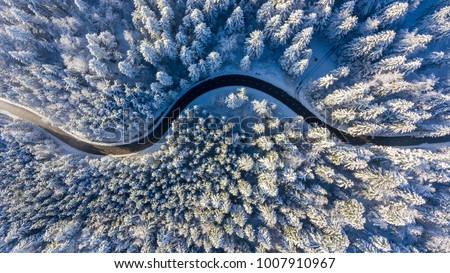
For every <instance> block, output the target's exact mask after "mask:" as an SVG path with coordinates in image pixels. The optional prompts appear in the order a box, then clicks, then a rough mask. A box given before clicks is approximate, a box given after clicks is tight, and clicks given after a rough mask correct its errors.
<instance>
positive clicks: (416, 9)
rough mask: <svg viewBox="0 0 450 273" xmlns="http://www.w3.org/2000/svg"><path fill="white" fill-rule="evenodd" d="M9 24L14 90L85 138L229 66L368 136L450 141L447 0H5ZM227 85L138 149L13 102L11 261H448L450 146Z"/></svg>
mask: <svg viewBox="0 0 450 273" xmlns="http://www.w3.org/2000/svg"><path fill="white" fill-rule="evenodd" d="M0 25H1V27H0V98H2V99H6V100H8V101H11V102H14V103H17V104H20V105H24V106H26V107H28V108H30V109H32V110H34V111H37V112H38V113H39V114H41V115H42V116H43V117H45V118H46V119H48V120H49V121H50V122H51V123H52V124H54V125H55V126H57V127H60V128H63V129H64V130H66V131H68V132H71V133H72V134H73V135H76V136H77V137H79V138H82V139H86V140H90V141H98V142H101V141H104V133H105V131H107V130H108V129H110V128H116V129H118V130H120V131H123V132H124V134H125V136H126V139H125V140H127V139H132V138H134V137H135V136H136V135H137V134H138V132H140V131H141V130H143V129H146V128H141V127H142V126H143V124H146V123H142V122H140V121H142V120H151V119H156V118H158V117H160V115H161V114H162V113H163V112H164V111H165V110H166V109H167V108H168V107H169V106H170V105H171V104H172V103H174V102H175V101H177V99H178V98H180V97H181V95H182V94H184V93H185V92H187V91H188V90H189V88H190V87H192V86H194V85H195V84H196V83H197V82H199V81H201V80H203V79H206V78H208V77H212V76H214V75H220V74H224V73H228V72H232V73H236V74H247V75H252V76H255V77H260V78H262V79H265V80H267V81H271V82H272V83H273V84H275V85H277V86H280V87H283V88H287V90H286V92H289V93H290V94H291V95H293V96H295V98H296V99H298V100H300V101H301V102H302V103H303V104H305V105H306V106H307V107H309V108H310V110H311V111H313V112H314V113H317V115H319V116H320V117H321V118H322V119H324V120H327V122H328V123H329V124H332V125H333V126H334V127H336V128H339V129H342V130H345V131H347V132H349V133H350V134H352V135H355V136H360V135H366V136H370V135H374V136H393V135H396V136H397V135H404V136H408V135H414V136H418V137H438V136H444V135H449V134H450V69H448V68H449V67H450V1H449V0H399V1H395V0H318V1H313V0H134V1H119V0H93V1H88V0H62V1H59V0H58V1H56V0H33V1H30V0H0ZM320 52H322V53H323V54H322V53H320ZM261 66H264V67H266V69H267V70H268V71H271V75H273V74H278V75H279V77H277V78H274V77H267V78H266V77H265V75H264V74H262V72H261V71H259V70H258V69H256V68H257V67H261ZM224 71H225V72H224ZM229 90H230V92H229V94H227V96H226V97H224V98H220V99H219V98H218V100H220V104H221V105H220V106H217V105H214V106H212V105H208V104H202V105H196V106H192V107H190V108H189V109H186V110H185V111H184V112H183V113H182V114H181V116H180V117H179V118H178V120H177V121H176V122H174V123H173V124H172V127H171V131H170V133H169V134H168V135H167V136H166V137H165V139H164V143H163V145H162V146H161V147H160V148H158V149H156V148H155V149H154V150H153V151H151V152H144V153H139V154H135V155H130V156H126V157H111V156H105V157H94V156H89V155H82V154H80V153H77V152H73V151H70V150H68V149H66V148H67V147H64V144H61V143H56V142H55V141H54V140H53V139H52V138H49V136H48V134H46V133H43V132H42V130H39V129H38V128H37V127H36V126H33V125H32V124H31V123H28V122H25V121H23V120H20V119H15V118H12V117H10V116H7V115H4V114H2V113H0V252H450V235H449V234H450V148H449V146H448V143H443V144H436V145H435V144H433V145H431V144H430V145H423V146H420V147H405V148H398V147H384V146H376V145H363V146H352V145H348V144H344V143H341V142H339V141H337V140H336V139H334V138H332V137H331V136H330V135H329V132H328V130H327V129H326V128H322V127H316V126H313V125H311V126H310V125H305V123H304V120H303V117H294V118H293V119H290V120H286V119H283V122H281V117H280V116H279V113H278V112H277V111H276V109H278V108H280V107H281V105H276V104H274V103H273V102H271V101H269V100H267V99H260V98H258V97H252V96H250V95H249V94H247V93H246V90H245V88H237V87H236V88H230V89H229ZM236 116H240V117H246V116H247V117H254V118H255V117H256V118H257V120H258V122H256V123H255V124H252V125H251V126H250V128H249V129H250V131H251V133H249V132H248V131H246V128H242V127H239V126H236V124H234V123H228V122H226V121H227V118H231V117H236ZM217 120H221V121H222V122H219V123H214V121H217ZM210 122H211V123H214V124H209V123H210ZM299 128H300V129H299ZM247 129H248V128H247Z"/></svg>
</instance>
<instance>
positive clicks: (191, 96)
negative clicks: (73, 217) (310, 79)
mask: <svg viewBox="0 0 450 273" xmlns="http://www.w3.org/2000/svg"><path fill="white" fill-rule="evenodd" d="M227 86H245V87H250V88H254V89H257V90H260V91H261V92H264V93H266V94H268V95H270V96H272V97H274V98H276V99H277V100H279V101H281V102H282V103H284V104H285V105H286V106H288V107H289V108H291V109H292V110H293V111H294V112H295V113H296V114H298V115H299V116H302V117H303V118H305V120H306V121H307V122H308V123H309V124H314V123H315V124H317V125H319V126H325V127H326V128H327V129H328V130H329V131H330V132H331V134H332V135H333V136H335V137H336V138H338V139H339V140H341V141H343V142H346V143H349V144H352V145H363V144H367V143H372V144H376V145H384V146H414V145H419V144H424V143H440V142H448V141H450V135H448V136H443V137H436V138H416V137H405V136H401V137H371V136H358V137H353V136H351V135H349V134H347V133H345V132H342V131H340V130H338V129H336V128H334V127H332V126H330V125H328V124H325V123H324V122H322V120H320V119H319V118H317V117H316V116H315V115H314V114H313V113H311V112H310V111H309V110H308V109H307V108H306V107H305V106H303V104H301V103H300V102H299V101H298V100H296V99H295V98H293V97H292V96H290V95H289V94H288V93H287V92H285V91H284V90H282V89H281V88H278V87H276V86H274V85H272V84H270V83H268V82H265V81H263V80H260V79H257V78H253V77H251V76H244V75H225V76H219V77H215V78H211V79H208V80H205V81H203V82H201V83H199V84H198V85H196V86H194V87H193V88H191V89H190V90H189V91H188V92H186V93H185V94H184V95H183V96H182V97H181V98H180V99H178V101H177V102H176V103H175V104H174V105H173V106H172V108H171V109H170V111H168V112H167V115H166V116H164V117H163V118H162V119H161V122H160V123H159V125H158V126H157V127H156V128H155V129H154V131H153V132H150V133H149V135H147V136H145V137H143V138H141V139H140V140H138V141H136V142H132V143H128V144H119V145H115V146H111V145H101V144H92V143H87V142H84V141H81V140H78V139H76V137H74V136H72V135H70V134H67V133H66V132H64V131H62V130H61V129H59V128H57V127H54V126H52V125H51V124H49V123H47V122H45V121H44V120H43V119H42V117H40V116H38V115H36V114H34V113H32V112H30V111H28V110H26V109H24V108H22V107H19V106H16V105H13V104H9V103H6V102H2V101H0V109H2V110H5V111H7V112H10V113H11V114H13V115H14V116H17V117H20V118H23V119H25V120H28V121H30V122H32V123H34V124H36V125H38V126H40V127H42V128H43V129H44V130H46V131H47V132H49V133H50V134H52V135H54V136H55V137H57V138H58V139H60V140H61V141H63V142H65V143H67V144H68V145H70V146H72V147H74V148H76V149H78V150H80V151H83V152H86V153H90V154H96V155H107V154H112V155H124V154H129V153H134V152H138V151H142V150H144V149H146V148H148V147H150V146H152V145H153V144H155V143H156V142H158V141H159V140H160V139H161V138H162V137H163V136H164V135H165V134H166V132H167V130H168V129H169V128H170V125H171V123H172V121H173V120H175V119H176V118H177V117H178V115H179V114H180V112H181V111H182V110H183V109H185V108H186V107H187V106H188V105H189V104H190V103H191V102H192V101H193V100H195V99H196V98H197V97H199V96H201V95H203V94H205V93H207V92H209V91H211V90H214V89H217V88H220V87H227Z"/></svg>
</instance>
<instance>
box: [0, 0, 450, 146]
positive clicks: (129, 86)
mask: <svg viewBox="0 0 450 273" xmlns="http://www.w3.org/2000/svg"><path fill="white" fill-rule="evenodd" d="M0 7H1V8H0V24H1V25H2V28H0V35H1V39H0V56H1V58H0V67H1V77H0V88H1V92H0V95H1V97H3V98H7V99H9V100H11V101H15V102H18V103H20V104H22V105H27V106H29V107H31V108H33V109H35V110H37V111H39V112H40V113H42V114H43V116H45V117H51V121H52V122H54V123H55V124H57V125H58V126H61V127H63V128H65V129H66V130H68V131H71V132H73V133H77V134H78V135H80V136H82V137H85V138H86V139H90V140H98V141H101V140H102V135H103V133H104V130H105V129H106V128H110V127H117V128H119V129H121V130H124V131H125V132H126V134H125V135H126V136H128V137H129V138H132V137H133V136H135V135H136V133H137V130H138V129H139V128H138V127H139V126H140V125H139V123H137V122H133V121H135V120H138V119H140V120H146V119H152V118H156V117H158V116H159V114H160V113H161V111H162V110H164V109H165V107H167V106H168V105H169V104H171V103H172V102H173V101H174V100H175V99H176V98H177V97H178V95H179V94H180V92H183V91H186V89H187V88H188V87H189V86H190V85H191V84H193V83H195V82H196V81H198V80H199V79H203V78H206V77H208V76H210V75H214V74H217V73H220V71H221V68H222V67H231V68H233V69H235V71H237V72H243V71H246V72H247V73H249V72H252V67H253V64H254V63H269V64H270V65H271V66H273V69H280V70H281V71H283V72H281V73H285V74H286V76H288V77H289V78H291V79H294V82H295V79H301V80H306V84H304V85H303V86H302V93H303V95H305V97H307V98H308V99H309V100H310V102H311V104H312V107H314V108H315V109H317V111H319V112H321V113H322V115H323V116H324V117H325V116H327V117H331V120H332V122H333V123H334V124H336V125H342V126H343V127H342V128H348V130H349V132H350V133H352V134H354V135H359V134H372V135H389V134H416V135H428V136H438V135H445V134H448V133H449V132H450V127H449V116H450V114H449V97H448V96H449V94H448V93H449V73H450V72H449V70H448V69H445V67H447V66H448V65H449V64H450V55H449V54H450V53H449V36H450V26H449V24H448V21H449V20H448V19H449V16H450V2H449V1H437V0H436V1H432V0H430V1H421V0H409V1H405V0H403V1H393V0H377V1H372V0H370V1H369V0H358V1H356V0H350V1H334V0H319V1H309V0H270V1H267V0H241V1H238V0H187V1H183V0H156V1H145V0H134V1H117V0H99V1H85V0H74V1H72V0H64V1H51V0H39V1H31V2H30V1H25V0H23V1H22V0H20V1H10V0H2V1H0ZM313 39H314V40H316V41H317V43H316V44H317V45H319V46H323V47H330V48H331V49H330V53H333V54H331V55H330V56H326V58H324V59H326V60H324V59H320V60H318V59H317V58H316V57H315V55H314V54H315V50H316V49H317V48H314V47H312V46H311V45H310V41H311V40H313ZM323 61H327V62H329V61H331V62H332V63H333V66H335V69H334V70H331V71H326V69H325V70H323V69H321V68H320V65H319V66H318V69H319V70H320V73H319V74H320V77H318V78H311V77H306V76H308V75H303V73H304V72H305V70H307V68H308V67H310V66H311V67H312V66H313V67H314V68H316V66H317V65H318V64H320V63H321V62H323ZM322 70H323V71H322ZM308 74H309V73H308ZM305 78H306V79H305ZM294 88H295V86H294ZM122 127H124V128H122ZM140 129H142V128H140Z"/></svg>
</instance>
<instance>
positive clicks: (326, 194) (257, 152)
mask: <svg viewBox="0 0 450 273" xmlns="http://www.w3.org/2000/svg"><path fill="white" fill-rule="evenodd" d="M237 93H238V92H237ZM265 104H266V103H265V102H264V101H257V100H253V101H251V102H250V101H244V102H243V103H242V104H241V105H240V106H239V107H244V108H251V109H253V110H252V111H254V114H255V115H258V116H262V117H264V118H263V119H261V120H262V121H261V122H260V123H257V124H255V125H254V126H253V132H254V134H253V135H252V136H251V139H249V140H248V141H245V142H244V141H241V139H242V138H243V137H247V136H248V134H246V132H244V131H242V129H240V127H237V128H236V126H235V125H233V124H232V123H218V122H216V123H215V124H214V126H206V125H207V124H206V125H205V126H195V125H198V124H203V123H208V122H212V121H214V120H215V119H221V118H220V117H217V116H215V115H214V114H211V113H208V112H207V111H206V110H204V109H202V108H201V107H197V106H196V107H193V108H190V109H188V110H186V111H185V112H184V114H183V116H182V117H180V118H179V119H178V121H177V123H176V124H174V125H173V133H172V134H170V135H169V136H167V142H166V144H165V145H164V147H162V148H161V149H160V150H158V151H156V152H154V153H151V154H146V155H143V156H142V155H141V156H135V157H129V158H125V159H120V158H112V157H103V158H91V157H89V156H88V157H83V156H77V155H70V154H66V152H64V151H61V150H60V148H58V146H57V145H56V144H55V143H54V142H53V141H51V140H49V139H48V138H47V137H46V136H43V135H42V134H41V133H40V132H38V131H37V130H36V129H35V128H33V127H31V126H30V125H29V124H26V123H24V122H21V121H19V120H15V121H13V120H11V119H10V118H6V117H2V123H1V125H0V132H1V133H0V141H1V142H0V143H1V149H2V150H1V151H2V152H1V153H0V158H1V160H0V168H1V169H2V171H1V172H0V178H1V179H0V181H1V184H0V187H1V191H0V208H1V209H0V222H2V227H1V229H0V251H2V252H6V251H8V252H9V251H17V252H23V251H25V252H42V251H45V252H52V251H53V252H203V251H208V252H223V251H226V252H254V251H257V252H266V251H277V252H297V251H302V252H303V251H307V252H329V251H332V252H343V251H350V252H417V251H419V252H430V251H432V252H449V251H450V237H449V235H448V234H449V228H450V226H449V221H448V219H449V211H450V202H449V198H448V196H449V186H448V185H449V183H450V168H449V163H450V150H449V148H448V147H442V148H437V149H434V150H432V151H431V150H426V149H400V148H383V147H376V146H374V147H371V146H367V147H365V146H364V147H352V146H348V145H345V144H339V143H337V142H335V141H333V140H332V139H330V138H329V137H328V135H327V132H326V131H325V132H324V130H325V129H323V128H319V127H317V128H313V127H310V128H309V129H306V130H304V131H302V130H295V128H299V127H298V126H297V125H296V123H299V122H301V121H302V120H301V118H297V119H294V120H292V121H291V122H288V123H286V124H284V126H283V128H284V129H283V130H280V131H277V130H275V129H276V128H278V126H274V124H277V120H278V118H277V117H276V116H273V115H271V111H270V107H268V106H266V109H265V111H261V109H264V106H261V105H265ZM180 124H183V125H186V124H188V125H189V124H191V125H192V126H179V125H180ZM274 130H275V131H274ZM294 138H295V139H297V140H298V139H300V141H297V142H296V144H295V145H294V144H292V143H291V142H290V141H289V140H290V139H294ZM18 181H22V182H21V183H18Z"/></svg>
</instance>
